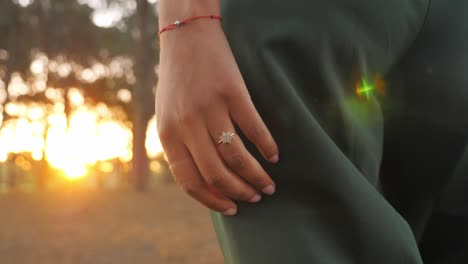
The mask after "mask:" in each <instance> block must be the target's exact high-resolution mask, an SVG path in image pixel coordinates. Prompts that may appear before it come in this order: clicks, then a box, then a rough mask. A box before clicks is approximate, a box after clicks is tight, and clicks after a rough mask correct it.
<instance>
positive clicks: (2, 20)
mask: <svg viewBox="0 0 468 264" xmlns="http://www.w3.org/2000/svg"><path fill="white" fill-rule="evenodd" d="M102 1H103V3H105V5H107V6H111V5H113V6H115V5H117V6H121V9H122V10H126V9H128V7H129V6H130V7H131V5H129V2H132V1H135V0H102ZM85 3H86V1H83V0H32V2H31V3H30V4H29V5H23V6H22V5H20V4H19V3H18V1H17V0H2V1H0V36H1V37H0V88H1V82H3V84H4V86H5V87H8V84H9V83H10V81H11V78H12V76H13V74H15V73H18V74H20V76H21V77H22V79H23V80H25V82H32V81H33V80H35V78H37V76H35V74H36V73H34V72H32V70H31V68H30V66H31V62H32V61H33V60H34V59H35V58H36V57H37V56H38V55H40V54H43V55H44V56H45V57H46V58H47V59H48V60H49V61H51V60H54V61H55V62H58V63H63V64H66V65H68V66H69V67H70V68H71V69H70V71H69V72H66V73H64V72H63V71H51V70H48V69H46V70H45V76H43V77H44V79H45V82H46V87H53V88H60V89H62V90H63V91H64V92H63V100H64V107H65V114H66V115H67V117H69V115H70V113H71V111H72V109H71V105H70V102H69V98H68V91H69V89H71V88H75V87H76V88H79V89H81V90H82V91H83V94H84V96H85V97H86V99H87V101H90V102H104V103H106V104H107V105H109V106H119V107H122V108H123V109H124V110H125V111H126V114H127V116H128V117H131V119H132V121H133V133H134V136H133V153H134V154H133V166H132V167H133V172H132V173H131V175H133V177H132V180H133V183H134V185H135V187H136V188H137V189H138V190H143V189H144V188H145V186H146V177H147V176H148V158H147V155H146V151H145V146H144V143H145V138H146V126H147V123H148V120H149V119H150V118H151V116H152V115H153V112H154V110H153V109H154V107H153V105H154V102H153V100H154V99H153V97H154V96H153V88H154V87H155V83H156V74H155V70H154V69H155V65H156V63H157V54H158V52H157V45H155V43H154V40H155V36H156V32H157V24H156V23H157V16H156V15H157V14H156V8H155V6H154V5H153V4H150V3H149V2H148V0H136V3H135V4H136V6H135V7H136V9H135V10H130V11H128V10H127V11H126V12H127V15H126V16H123V18H122V19H121V21H119V22H118V23H116V24H115V25H112V26H110V27H99V26H97V25H96V24H95V23H93V20H92V16H93V12H95V11H96V10H94V9H93V8H91V7H90V5H87V4H85ZM135 43H136V45H135ZM128 60H129V61H131V64H130V65H128V63H127V61H128ZM116 63H117V64H119V63H120V64H119V67H123V66H122V65H123V64H125V65H126V66H125V67H124V68H123V74H117V75H112V74H102V75H96V76H92V77H93V78H85V77H84V76H85V74H84V73H86V71H87V70H91V71H92V70H95V69H96V67H97V68H99V67H101V66H103V65H104V66H106V67H107V66H110V65H111V64H116ZM31 87H33V85H31ZM122 89H128V90H130V91H132V95H133V96H132V101H131V104H128V102H124V101H122V100H121V99H119V97H118V93H117V92H118V91H119V90H122ZM18 101H28V102H30V101H32V102H41V103H43V104H52V103H53V102H51V101H50V99H48V97H47V96H46V91H45V89H41V90H39V89H32V90H31V89H30V90H29V91H27V92H25V93H24V94H22V95H20V96H12V95H11V94H10V93H9V94H8V97H7V99H6V101H5V102H3V105H6V104H8V103H9V102H18ZM1 103H2V102H0V104H1ZM2 109H4V107H3V108H0V110H2ZM2 111H3V110H2ZM2 114H3V121H6V120H8V119H11V118H15V117H10V116H8V114H7V113H6V112H5V111H3V113H2ZM0 124H1V121H0ZM41 182H42V181H41ZM41 184H42V183H41Z"/></svg>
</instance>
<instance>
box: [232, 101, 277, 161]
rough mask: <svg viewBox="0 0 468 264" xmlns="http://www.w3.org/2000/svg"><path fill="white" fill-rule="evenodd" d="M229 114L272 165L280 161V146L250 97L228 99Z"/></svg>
mask: <svg viewBox="0 0 468 264" xmlns="http://www.w3.org/2000/svg"><path fill="white" fill-rule="evenodd" d="M228 103H229V112H230V113H231V117H232V119H233V120H234V122H235V123H236V124H237V125H238V126H239V128H240V129H241V130H242V132H243V133H244V134H245V136H246V137H247V138H248V139H249V140H250V141H251V142H252V143H254V144H255V145H256V146H257V148H258V150H259V151H260V152H261V153H262V155H263V157H264V158H265V159H266V160H268V161H269V162H271V163H277V162H278V161H279V152H278V146H277V145H276V142H275V140H274V139H273V137H272V135H271V133H270V131H269V130H268V128H267V126H266V125H265V123H264V122H263V120H262V118H261V117H260V115H259V114H258V112H257V109H256V108H255V106H254V104H253V102H252V100H251V99H250V97H249V96H248V95H239V96H237V97H232V98H228Z"/></svg>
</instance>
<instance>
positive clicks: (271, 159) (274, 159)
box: [268, 154, 279, 163]
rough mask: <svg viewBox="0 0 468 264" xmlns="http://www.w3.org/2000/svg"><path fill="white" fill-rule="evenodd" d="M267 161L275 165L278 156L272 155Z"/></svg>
mask: <svg viewBox="0 0 468 264" xmlns="http://www.w3.org/2000/svg"><path fill="white" fill-rule="evenodd" d="M268 161H269V162H271V163H277V162H278V161H279V155H278V154H276V155H274V156H273V157H271V158H270V159H269V160H268Z"/></svg>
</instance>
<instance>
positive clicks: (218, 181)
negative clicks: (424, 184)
mask: <svg viewBox="0 0 468 264" xmlns="http://www.w3.org/2000/svg"><path fill="white" fill-rule="evenodd" d="M226 177H227V176H226V174H224V173H216V174H213V175H212V176H210V177H208V179H207V182H208V184H210V185H212V186H214V187H221V186H223V184H224V182H225V180H226Z"/></svg>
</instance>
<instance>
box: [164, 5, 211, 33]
mask: <svg viewBox="0 0 468 264" xmlns="http://www.w3.org/2000/svg"><path fill="white" fill-rule="evenodd" d="M159 2H160V3H159V27H160V28H162V27H164V26H165V25H167V24H170V23H173V22H174V21H175V20H182V19H185V18H189V17H193V16H200V15H218V14H219V13H220V0H160V1H159Z"/></svg>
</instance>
